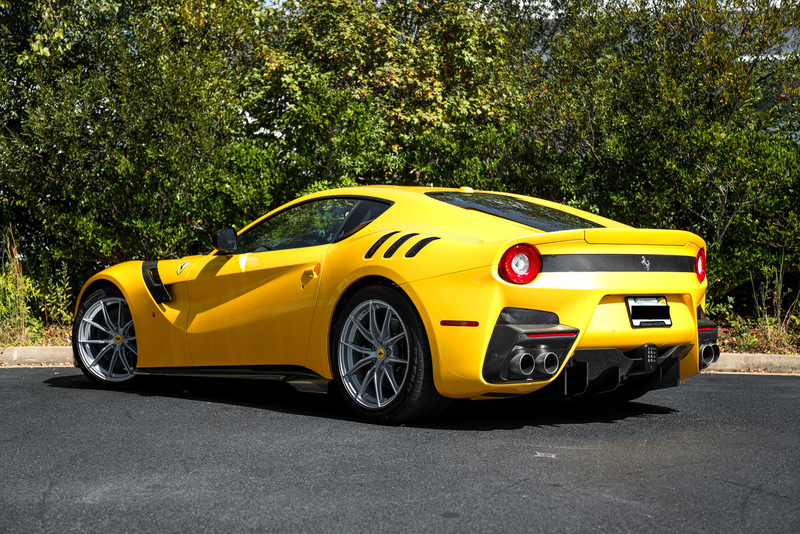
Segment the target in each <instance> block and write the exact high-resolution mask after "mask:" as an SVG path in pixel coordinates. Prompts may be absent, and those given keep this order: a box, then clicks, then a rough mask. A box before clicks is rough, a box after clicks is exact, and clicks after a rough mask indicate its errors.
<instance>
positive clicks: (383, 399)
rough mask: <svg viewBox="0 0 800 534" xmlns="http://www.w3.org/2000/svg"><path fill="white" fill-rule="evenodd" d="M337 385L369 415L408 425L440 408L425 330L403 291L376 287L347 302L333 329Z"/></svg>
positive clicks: (351, 403)
mask: <svg viewBox="0 0 800 534" xmlns="http://www.w3.org/2000/svg"><path fill="white" fill-rule="evenodd" d="M331 340H332V347H331V348H332V351H331V352H332V360H333V361H332V362H331V363H332V364H333V368H334V380H335V382H336V385H337V389H339V391H340V392H341V394H342V397H343V398H344V400H345V402H346V403H347V404H348V405H349V406H350V407H351V408H352V409H353V410H354V411H356V412H357V413H358V414H359V415H361V416H362V417H363V418H365V419H367V420H370V421H373V422H382V423H393V424H397V423H402V422H404V421H408V420H411V419H419V418H423V417H426V416H431V415H434V414H435V413H438V412H440V411H441V410H442V409H443V407H444V406H445V405H446V403H447V401H448V399H445V398H444V397H442V396H441V395H440V394H439V393H438V392H437V391H436V388H435V387H434V384H433V369H432V363H431V352H430V347H429V344H428V338H427V336H426V334H425V328H424V326H423V324H422V321H421V320H420V318H419V315H418V314H417V312H416V310H415V309H414V307H413V305H412V304H411V303H410V302H409V301H408V298H407V297H406V296H405V294H403V293H402V292H401V291H400V290H399V289H396V288H394V287H390V286H384V285H375V286H371V287H367V288H364V289H362V290H360V291H358V292H357V293H356V294H355V295H353V297H352V298H351V299H350V300H349V301H348V302H347V304H346V305H345V307H344V309H343V310H342V313H341V314H340V316H339V319H338V321H337V322H336V325H335V326H334V328H333V330H332V332H331Z"/></svg>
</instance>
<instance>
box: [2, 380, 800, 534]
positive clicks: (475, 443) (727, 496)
mask: <svg viewBox="0 0 800 534" xmlns="http://www.w3.org/2000/svg"><path fill="white" fill-rule="evenodd" d="M798 399H800V377H798V376H787V375H771V374H760V375H755V374H742V373H739V374H722V373H716V374H708V373H703V374H701V375H699V376H696V377H693V378H691V379H689V380H686V383H684V384H681V385H679V386H678V387H674V388H668V389H664V390H658V391H653V392H650V393H648V394H647V395H645V396H644V397H642V398H641V399H638V400H637V401H635V402H630V403H624V404H622V405H617V406H608V405H605V406H600V405H597V404H593V403H586V402H575V401H570V400H563V401H541V400H536V399H532V398H529V397H522V398H519V399H504V400H493V401H459V402H454V403H453V404H452V405H451V406H450V408H449V409H448V410H447V411H445V412H444V413H443V414H442V415H441V416H439V417H438V418H437V419H435V420H432V421H428V422H422V423H420V424H414V425H405V426H399V427H392V426H380V425H370V424H365V423H363V422H361V421H358V420H357V419H355V418H354V417H353V416H352V415H351V414H350V413H349V412H348V410H347V409H346V407H345V406H344V405H343V404H342V403H341V402H336V400H335V398H333V399H332V398H329V397H328V396H325V395H314V394H301V393H298V392H295V391H294V390H292V389H291V388H289V387H288V386H286V385H285V384H276V383H264V382H248V381H228V380H210V379H187V378H183V379H181V378H177V377H173V378H156V377H151V378H149V379H147V380H140V381H138V382H136V383H135V384H132V385H131V387H128V388H126V389H124V390H122V391H112V390H108V389H106V388H102V387H97V386H95V385H94V384H93V383H91V382H90V381H89V380H87V379H86V378H85V377H84V376H83V375H82V374H81V373H80V371H79V370H78V369H75V368H71V367H57V368H52V367H34V368H31V367H14V366H10V367H5V368H2V369H0V532H9V533H11V532H13V533H18V532H21V533H26V532H36V533H40V532H53V533H58V534H64V533H69V532H129V533H137V532H165V533H168V532H181V533H182V532H313V533H315V534H316V533H327V532H332V533H338V532H354V533H359V532H365V533H367V532H369V533H371V534H372V533H381V532H443V533H449V532H543V533H545V532H548V533H549V532H577V533H582V532H597V533H602V534H607V533H631V534H633V533H641V532H648V533H662V532H664V533H666V532H669V533H676V534H678V533H681V534H682V533H685V532H705V533H720V534H742V533H762V532H769V533H770V534H772V533H777V534H782V533H791V534H795V533H797V532H800V510H798V507H797V503H798V502H800V478H799V477H798V473H800V410H798Z"/></svg>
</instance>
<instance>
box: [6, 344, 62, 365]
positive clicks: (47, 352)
mask: <svg viewBox="0 0 800 534" xmlns="http://www.w3.org/2000/svg"><path fill="white" fill-rule="evenodd" d="M63 364H69V365H72V364H73V359H72V347H0V365H17V366H41V365H63Z"/></svg>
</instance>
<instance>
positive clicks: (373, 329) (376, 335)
mask: <svg viewBox="0 0 800 534" xmlns="http://www.w3.org/2000/svg"><path fill="white" fill-rule="evenodd" d="M369 331H370V333H371V334H372V339H374V340H375V341H377V342H378V344H380V342H381V333H380V330H378V318H377V317H376V315H375V303H374V302H373V301H369Z"/></svg>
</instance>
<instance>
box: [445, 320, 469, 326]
mask: <svg viewBox="0 0 800 534" xmlns="http://www.w3.org/2000/svg"><path fill="white" fill-rule="evenodd" d="M439 324H440V325H442V326H478V321H442V322H441V323H439Z"/></svg>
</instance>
